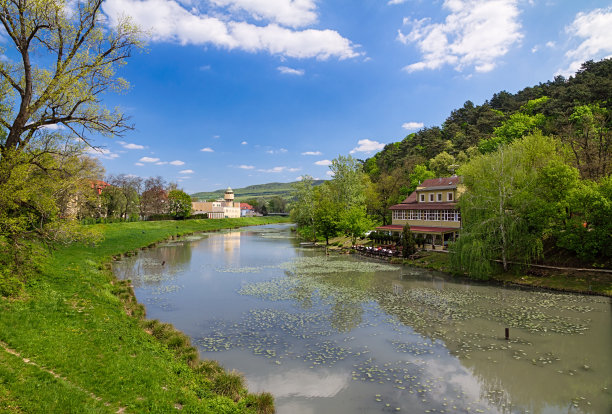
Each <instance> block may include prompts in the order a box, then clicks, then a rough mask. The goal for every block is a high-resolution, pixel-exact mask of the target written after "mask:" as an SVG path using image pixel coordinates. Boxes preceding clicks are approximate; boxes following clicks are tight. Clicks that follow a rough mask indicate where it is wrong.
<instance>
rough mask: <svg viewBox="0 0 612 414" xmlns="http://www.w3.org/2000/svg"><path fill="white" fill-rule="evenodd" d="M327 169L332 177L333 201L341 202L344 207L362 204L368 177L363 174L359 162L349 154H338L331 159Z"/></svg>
mask: <svg viewBox="0 0 612 414" xmlns="http://www.w3.org/2000/svg"><path fill="white" fill-rule="evenodd" d="M329 169H330V170H331V171H332V173H333V177H334V178H333V180H331V182H330V185H331V186H332V188H333V190H332V193H333V198H334V200H335V202H337V203H339V204H342V205H343V206H344V208H350V207H352V206H355V205H363V204H364V203H365V189H366V186H367V180H368V177H367V176H366V175H365V174H364V172H363V167H362V165H361V163H360V162H359V161H358V160H356V159H355V158H353V157H351V156H350V155H348V156H346V157H345V156H343V155H340V156H339V157H338V158H336V159H334V160H332V163H331V165H330V166H329Z"/></svg>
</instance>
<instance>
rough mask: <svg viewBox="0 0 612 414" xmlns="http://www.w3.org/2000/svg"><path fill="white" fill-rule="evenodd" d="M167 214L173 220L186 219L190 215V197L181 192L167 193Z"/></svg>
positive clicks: (172, 191)
mask: <svg viewBox="0 0 612 414" xmlns="http://www.w3.org/2000/svg"><path fill="white" fill-rule="evenodd" d="M168 213H169V214H171V215H172V216H173V217H174V218H181V219H184V218H187V217H189V216H190V215H191V197H190V196H189V194H187V193H186V192H184V191H183V190H171V191H170V192H169V193H168Z"/></svg>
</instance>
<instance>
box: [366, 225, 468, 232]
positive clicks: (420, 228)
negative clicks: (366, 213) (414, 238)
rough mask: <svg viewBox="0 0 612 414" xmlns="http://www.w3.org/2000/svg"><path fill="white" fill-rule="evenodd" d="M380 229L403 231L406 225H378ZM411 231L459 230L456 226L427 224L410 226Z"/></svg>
mask: <svg viewBox="0 0 612 414" xmlns="http://www.w3.org/2000/svg"><path fill="white" fill-rule="evenodd" d="M376 228H377V229H378V230H391V231H401V230H403V229H404V226H402V225H398V224H388V225H386V226H380V227H376ZM410 231H412V232H413V233H441V232H443V233H446V232H451V231H459V229H458V228H456V227H426V226H410Z"/></svg>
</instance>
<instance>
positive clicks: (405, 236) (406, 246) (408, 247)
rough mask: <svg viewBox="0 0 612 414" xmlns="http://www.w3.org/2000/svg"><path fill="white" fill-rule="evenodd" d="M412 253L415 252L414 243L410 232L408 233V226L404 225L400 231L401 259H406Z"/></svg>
mask: <svg viewBox="0 0 612 414" xmlns="http://www.w3.org/2000/svg"><path fill="white" fill-rule="evenodd" d="M414 252H416V241H415V240H414V235H413V234H412V231H410V225H408V223H406V224H404V228H403V229H402V257H403V258H404V259H406V258H408V257H409V256H410V255H411V254H414Z"/></svg>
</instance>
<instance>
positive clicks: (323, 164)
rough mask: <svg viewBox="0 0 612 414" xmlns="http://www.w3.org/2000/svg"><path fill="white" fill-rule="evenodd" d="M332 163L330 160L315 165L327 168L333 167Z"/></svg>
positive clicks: (317, 162)
mask: <svg viewBox="0 0 612 414" xmlns="http://www.w3.org/2000/svg"><path fill="white" fill-rule="evenodd" d="M331 163H332V162H331V161H330V160H321V161H316V162H315V165H322V166H324V167H327V166H328V165H331Z"/></svg>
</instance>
